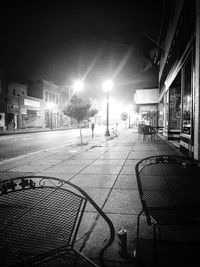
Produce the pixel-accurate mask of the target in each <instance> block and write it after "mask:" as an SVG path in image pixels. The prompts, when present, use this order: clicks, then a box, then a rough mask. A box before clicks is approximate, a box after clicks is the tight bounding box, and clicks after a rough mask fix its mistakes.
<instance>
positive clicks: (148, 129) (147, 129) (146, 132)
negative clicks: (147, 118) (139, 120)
mask: <svg viewBox="0 0 200 267" xmlns="http://www.w3.org/2000/svg"><path fill="white" fill-rule="evenodd" d="M141 131H142V135H143V140H145V141H146V140H147V136H150V137H151V141H155V138H156V130H155V128H154V127H152V126H150V125H144V126H143V127H142V129H141Z"/></svg>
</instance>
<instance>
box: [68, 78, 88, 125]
mask: <svg viewBox="0 0 200 267" xmlns="http://www.w3.org/2000/svg"><path fill="white" fill-rule="evenodd" d="M83 88H84V84H83V81H82V80H76V81H74V83H73V85H72V89H73V90H71V87H69V91H68V105H69V104H70V100H71V97H72V95H73V94H74V93H76V92H79V91H82V90H83ZM70 126H71V119H70V118H69V127H70Z"/></svg>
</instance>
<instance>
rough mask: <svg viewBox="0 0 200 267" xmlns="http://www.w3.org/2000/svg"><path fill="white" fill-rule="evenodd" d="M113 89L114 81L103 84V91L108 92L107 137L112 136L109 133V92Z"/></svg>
mask: <svg viewBox="0 0 200 267" xmlns="http://www.w3.org/2000/svg"><path fill="white" fill-rule="evenodd" d="M112 88H113V81H112V80H107V81H105V82H104V83H103V90H104V91H105V92H106V96H107V109H106V131H105V136H110V132H109V92H110V91H111V90H112Z"/></svg>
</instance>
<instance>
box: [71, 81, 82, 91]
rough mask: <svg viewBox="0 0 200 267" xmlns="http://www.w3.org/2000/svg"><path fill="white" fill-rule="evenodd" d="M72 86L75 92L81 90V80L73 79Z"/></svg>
mask: <svg viewBox="0 0 200 267" xmlns="http://www.w3.org/2000/svg"><path fill="white" fill-rule="evenodd" d="M73 88H74V90H75V91H76V92H79V91H81V90H83V82H82V81H81V80H78V81H75V82H74V84H73Z"/></svg>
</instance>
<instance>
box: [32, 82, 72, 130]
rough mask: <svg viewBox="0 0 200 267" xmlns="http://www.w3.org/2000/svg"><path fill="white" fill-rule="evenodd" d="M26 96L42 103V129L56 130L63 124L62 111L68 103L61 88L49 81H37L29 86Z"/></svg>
mask: <svg viewBox="0 0 200 267" xmlns="http://www.w3.org/2000/svg"><path fill="white" fill-rule="evenodd" d="M28 94H29V96H32V97H36V98H38V99H41V100H42V101H43V104H44V118H45V119H44V127H50V128H58V127H60V126H62V125H63V124H65V123H64V122H65V121H66V120H65V116H64V114H63V109H64V107H65V105H66V103H67V101H68V94H67V93H66V92H65V91H64V90H63V88H62V87H59V86H57V85H55V84H54V83H52V82H50V81H46V80H38V81H36V82H33V83H32V84H31V85H30V87H29V89H28Z"/></svg>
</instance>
